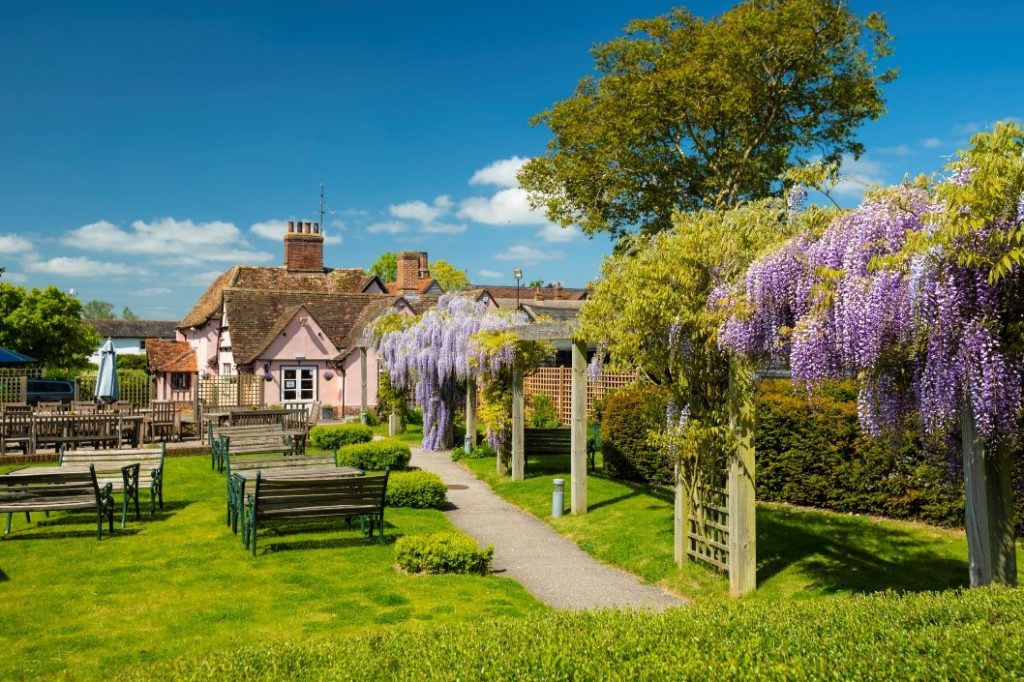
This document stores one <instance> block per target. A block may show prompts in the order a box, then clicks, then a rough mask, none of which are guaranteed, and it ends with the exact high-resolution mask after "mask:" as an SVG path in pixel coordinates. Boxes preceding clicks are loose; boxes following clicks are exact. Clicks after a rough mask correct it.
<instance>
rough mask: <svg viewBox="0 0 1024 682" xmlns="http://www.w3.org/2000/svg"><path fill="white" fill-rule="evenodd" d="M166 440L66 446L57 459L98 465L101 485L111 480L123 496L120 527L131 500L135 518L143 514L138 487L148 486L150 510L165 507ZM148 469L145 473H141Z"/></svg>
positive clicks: (71, 463)
mask: <svg viewBox="0 0 1024 682" xmlns="http://www.w3.org/2000/svg"><path fill="white" fill-rule="evenodd" d="M166 456H167V443H161V444H160V448H159V449H157V448H141V449H135V450H67V449H66V448H64V447H63V446H62V447H61V450H60V459H59V461H58V463H59V465H60V466H61V467H67V466H72V467H74V466H79V467H81V466H86V465H91V466H93V467H94V468H95V469H96V477H97V479H98V480H99V482H100V485H103V484H104V483H110V484H111V486H112V489H113V490H114V491H115V492H122V493H124V496H123V498H122V504H121V527H122V528H124V524H125V519H126V517H127V515H128V504H129V502H133V503H134V504H135V518H140V517H141V514H140V513H139V490H140V489H142V490H149V513H150V514H155V513H156V506H157V504H158V503H159V504H160V508H161V509H163V508H164V458H165V457H166ZM142 472H145V475H144V476H143V475H142Z"/></svg>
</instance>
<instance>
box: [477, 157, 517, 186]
mask: <svg viewBox="0 0 1024 682" xmlns="http://www.w3.org/2000/svg"><path fill="white" fill-rule="evenodd" d="M529 160H530V159H529V158H523V157H520V156H513V157H512V158H510V159H501V160H500V161H495V162H494V163H492V164H490V165H487V166H484V167H483V168H481V169H480V170H478V171H477V172H475V173H473V177H471V178H470V179H469V184H471V185H497V186H498V187H517V186H518V185H519V182H518V181H517V180H516V173H518V172H519V169H520V168H522V167H523V164H525V163H526V162H527V161H529Z"/></svg>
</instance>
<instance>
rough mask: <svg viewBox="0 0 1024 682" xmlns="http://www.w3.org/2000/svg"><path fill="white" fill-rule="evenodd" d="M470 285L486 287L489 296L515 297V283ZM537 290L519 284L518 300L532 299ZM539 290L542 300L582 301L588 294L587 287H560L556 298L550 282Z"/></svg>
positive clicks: (478, 287)
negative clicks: (558, 297) (508, 284)
mask: <svg viewBox="0 0 1024 682" xmlns="http://www.w3.org/2000/svg"><path fill="white" fill-rule="evenodd" d="M470 286H471V287H472V288H474V289H487V290H488V291H489V292H491V296H493V297H494V298H505V299H513V300H515V297H516V287H515V285H512V286H507V285H504V284H502V285H498V286H491V285H488V284H471V285H470ZM537 291H538V289H536V288H531V287H528V286H521V287H519V300H521V301H526V300H534V299H535V298H536V296H537ZM539 291H540V295H541V300H544V301H554V300H563V301H582V300H584V299H586V298H587V297H589V296H590V290H589V289H574V288H570V287H562V289H561V292H560V294H559V295H560V296H561V298H560V299H556V298H555V292H556V288H555V287H554V286H553V285H551V284H549V285H547V286H544V287H540V289H539Z"/></svg>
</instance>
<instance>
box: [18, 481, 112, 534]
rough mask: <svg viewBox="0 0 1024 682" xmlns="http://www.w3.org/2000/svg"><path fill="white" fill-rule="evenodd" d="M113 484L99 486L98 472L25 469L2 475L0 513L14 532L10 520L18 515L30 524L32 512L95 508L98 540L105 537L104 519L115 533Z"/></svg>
mask: <svg viewBox="0 0 1024 682" xmlns="http://www.w3.org/2000/svg"><path fill="white" fill-rule="evenodd" d="M111 487H112V486H111V484H110V483H109V482H108V483H104V484H103V486H102V487H100V483H99V482H98V481H97V479H96V470H95V468H94V467H93V466H92V465H89V467H88V468H80V467H76V468H71V467H68V468H67V469H64V470H61V468H59V467H26V468H25V469H19V470H18V471H12V472H10V473H7V474H5V475H3V476H0V512H7V528H6V530H4V535H7V534H8V533H10V532H11V518H12V517H13V515H14V514H15V512H25V519H26V520H27V521H31V520H32V519H31V517H30V516H29V514H30V512H34V511H41V512H51V511H74V510H78V509H93V510H95V511H96V539H97V540H100V539H102V538H103V521H104V519H106V520H107V522H108V523H109V524H110V532H111V533H113V532H114V496H113V494H112V492H111Z"/></svg>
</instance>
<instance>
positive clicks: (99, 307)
mask: <svg viewBox="0 0 1024 682" xmlns="http://www.w3.org/2000/svg"><path fill="white" fill-rule="evenodd" d="M82 317H83V318H85V319H86V320H113V319H114V318H115V317H116V315H114V304H113V303H108V302H107V301H98V300H96V299H93V300H91V301H88V302H87V303H86V304H85V305H83V306H82Z"/></svg>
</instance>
